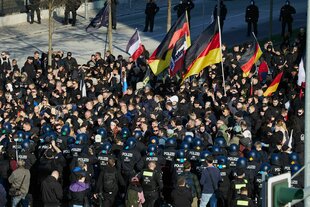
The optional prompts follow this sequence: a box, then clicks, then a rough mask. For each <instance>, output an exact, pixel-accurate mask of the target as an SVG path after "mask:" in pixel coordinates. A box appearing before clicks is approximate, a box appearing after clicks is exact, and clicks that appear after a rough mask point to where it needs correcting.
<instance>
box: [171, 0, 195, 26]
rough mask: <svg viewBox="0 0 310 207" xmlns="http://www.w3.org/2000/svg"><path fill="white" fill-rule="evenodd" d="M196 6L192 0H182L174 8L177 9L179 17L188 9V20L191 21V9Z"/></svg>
mask: <svg viewBox="0 0 310 207" xmlns="http://www.w3.org/2000/svg"><path fill="white" fill-rule="evenodd" d="M194 6H195V5H194V3H193V2H192V0H181V1H180V3H179V4H178V5H176V6H175V7H174V8H173V9H174V10H175V11H177V16H178V18H179V17H181V16H182V15H183V14H184V12H185V11H187V17H188V22H190V19H191V14H190V11H191V10H192V9H193V8H194Z"/></svg>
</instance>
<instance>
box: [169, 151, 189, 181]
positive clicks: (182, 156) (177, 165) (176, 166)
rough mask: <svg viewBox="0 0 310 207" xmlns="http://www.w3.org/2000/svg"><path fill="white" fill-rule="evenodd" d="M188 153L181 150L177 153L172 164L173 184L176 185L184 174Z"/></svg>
mask: <svg viewBox="0 0 310 207" xmlns="http://www.w3.org/2000/svg"><path fill="white" fill-rule="evenodd" d="M186 160H187V158H186V153H185V151H184V149H180V150H178V151H177V152H176V156H175V161H174V162H173V164H172V182H173V185H175V184H176V181H177V177H178V176H180V175H181V174H182V173H183V172H184V163H185V162H186Z"/></svg>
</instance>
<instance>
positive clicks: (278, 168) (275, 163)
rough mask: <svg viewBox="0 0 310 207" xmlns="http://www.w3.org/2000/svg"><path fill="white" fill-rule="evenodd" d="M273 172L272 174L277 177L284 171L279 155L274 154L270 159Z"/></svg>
mask: <svg viewBox="0 0 310 207" xmlns="http://www.w3.org/2000/svg"><path fill="white" fill-rule="evenodd" d="M270 164H271V170H270V173H271V174H272V175H273V176H275V175H280V174H281V173H282V171H283V168H282V163H281V156H280V154H278V153H272V154H271V158H270Z"/></svg>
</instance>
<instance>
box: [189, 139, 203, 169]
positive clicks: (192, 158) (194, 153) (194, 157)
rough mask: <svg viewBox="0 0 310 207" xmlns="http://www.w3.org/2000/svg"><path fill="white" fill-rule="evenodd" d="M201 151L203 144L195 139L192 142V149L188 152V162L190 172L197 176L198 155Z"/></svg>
mask: <svg viewBox="0 0 310 207" xmlns="http://www.w3.org/2000/svg"><path fill="white" fill-rule="evenodd" d="M202 151H203V142H202V140H201V139H200V138H195V139H194V140H193V142H192V148H191V149H190V150H189V151H188V161H189V162H190V163H191V168H192V172H193V173H195V174H197V167H198V166H199V158H200V153H201V152H202Z"/></svg>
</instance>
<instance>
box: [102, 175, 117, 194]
mask: <svg viewBox="0 0 310 207" xmlns="http://www.w3.org/2000/svg"><path fill="white" fill-rule="evenodd" d="M103 177H104V180H103V190H104V192H112V191H113V190H114V189H115V186H117V180H116V172H106V173H104V176H103Z"/></svg>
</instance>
